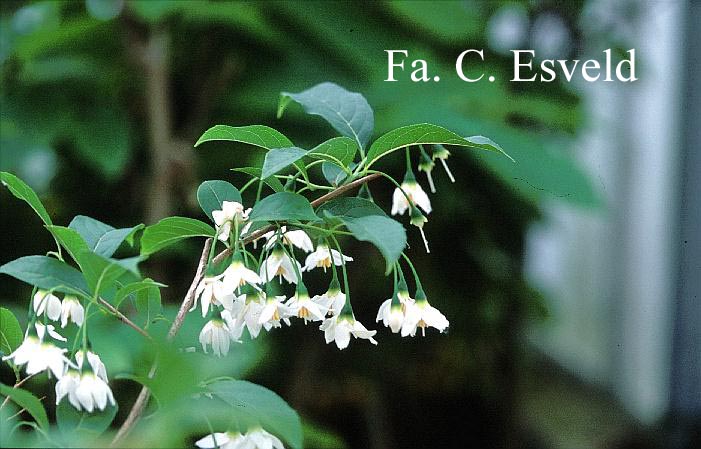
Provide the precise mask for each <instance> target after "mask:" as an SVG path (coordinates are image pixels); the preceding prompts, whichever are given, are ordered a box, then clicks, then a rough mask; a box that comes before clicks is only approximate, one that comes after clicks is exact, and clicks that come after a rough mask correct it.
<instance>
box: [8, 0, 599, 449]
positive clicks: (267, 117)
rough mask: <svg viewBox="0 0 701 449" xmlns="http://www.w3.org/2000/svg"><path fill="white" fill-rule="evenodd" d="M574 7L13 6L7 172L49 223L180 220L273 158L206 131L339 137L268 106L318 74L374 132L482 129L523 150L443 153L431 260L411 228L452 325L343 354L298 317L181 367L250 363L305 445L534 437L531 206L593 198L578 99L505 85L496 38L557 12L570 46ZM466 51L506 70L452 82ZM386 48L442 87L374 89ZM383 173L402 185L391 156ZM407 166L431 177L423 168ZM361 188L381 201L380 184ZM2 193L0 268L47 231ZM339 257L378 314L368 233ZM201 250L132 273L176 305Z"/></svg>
mask: <svg viewBox="0 0 701 449" xmlns="http://www.w3.org/2000/svg"><path fill="white" fill-rule="evenodd" d="M584 6H585V5H584V2H582V1H572V2H559V1H537V2H534V1H521V2H515V1H509V2H500V1H489V2H487V1H484V2H482V1H461V2H368V3H362V4H358V3H357V2H336V1H305V2H215V1H186V0H181V1H160V0H151V1H121V0H86V1H64V2H62V1H49V2H30V1H3V2H2V3H0V14H1V16H0V64H1V65H0V70H1V72H0V76H1V79H2V81H1V82H2V85H1V90H0V96H1V97H0V105H1V107H2V108H1V110H0V148H1V150H0V169H2V170H8V171H11V172H13V173H16V174H17V175H18V176H20V177H22V178H23V179H25V180H26V181H27V182H28V183H29V184H30V185H32V186H33V187H34V188H35V189H37V190H38V191H39V192H40V194H41V195H42V198H43V200H44V202H45V204H46V205H47V209H48V210H49V211H50V213H51V214H52V216H53V218H54V221H55V222H57V223H59V224H65V223H68V222H69V221H70V220H71V218H72V217H73V216H75V215H78V214H87V215H91V216H94V217H95V218H98V219H100V220H102V221H104V222H106V223H109V224H111V225H114V226H126V225H129V226H131V225H134V224H136V223H140V222H145V223H153V222H154V221H157V220H158V219H160V218H162V217H164V216H167V215H176V214H177V215H185V216H187V215H189V216H194V217H198V218H202V217H201V216H200V215H201V213H200V212H199V209H198V207H197V203H196V199H195V190H196V187H197V185H198V184H199V182H200V181H201V180H204V179H227V180H230V181H233V182H234V183H236V184H237V185H239V186H240V185H241V183H242V181H243V180H244V179H245V178H243V177H241V176H242V175H239V174H234V173H232V172H231V171H230V170H229V169H230V168H231V167H233V166H234V165H236V166H245V165H253V164H257V163H260V162H261V161H262V156H263V154H262V153H260V152H256V151H255V150H251V149H250V148H248V147H245V146H237V145H235V144H231V143H226V144H216V143H213V144H210V145H208V146H206V147H202V148H199V149H197V150H196V151H195V149H194V148H193V147H192V145H193V143H194V142H195V140H196V139H197V137H199V135H200V134H201V133H202V132H203V131H204V130H205V129H207V128H208V127H210V126H211V125H214V124H227V125H234V126H240V125H247V124H266V125H269V126H272V127H274V128H276V129H279V130H280V131H282V132H283V133H284V134H286V135H287V136H289V137H290V138H291V139H292V140H293V141H294V142H295V144H297V145H298V146H300V147H303V148H311V147H312V146H314V145H315V144H317V143H319V142H321V141H323V140H325V139H326V138H329V137H332V136H333V130H331V129H330V128H329V127H328V126H327V125H326V124H325V123H324V122H323V121H322V120H321V119H319V118H317V117H310V116H305V115H304V114H303V113H302V111H301V108H290V110H289V111H288V112H287V113H286V114H285V116H284V117H283V118H282V119H280V120H277V119H276V118H275V112H276V104H277V98H278V95H279V92H280V91H291V92H297V91H301V90H303V89H306V88H308V87H311V86H312V85H314V84H316V83H318V82H322V81H332V82H335V83H337V84H340V85H342V86H344V87H345V88H347V89H349V90H353V91H357V92H361V93H362V94H363V95H365V96H366V98H367V99H368V101H369V103H370V104H371V106H372V107H373V108H374V110H375V118H376V130H375V137H377V136H378V135H380V134H381V133H383V132H385V131H387V130H389V129H390V128H393V127H398V126H402V125H407V124H411V123H418V122H430V123H435V124H439V125H443V126H445V127H447V128H449V129H451V130H454V131H456V132H458V133H462V134H463V135H474V134H483V135H485V136H488V137H490V138H492V139H493V140H494V141H496V142H498V143H499V144H501V145H502V147H503V148H504V149H505V150H506V151H507V152H509V154H511V155H512V156H513V157H514V158H515V159H516V160H517V162H518V163H517V164H512V163H511V162H510V161H508V160H507V159H506V158H499V157H498V156H493V155H491V154H467V153H465V152H462V151H461V152H458V151H455V152H454V153H455V154H454V157H452V158H451V159H450V160H449V164H450V166H451V167H452V170H453V171H454V173H455V175H456V178H457V183H456V184H451V183H450V182H449V181H448V180H447V177H446V176H445V175H444V174H443V173H442V171H441V168H440V166H438V167H436V170H435V171H434V176H435V177H436V178H437V188H438V194H437V196H435V197H434V198H435V200H434V201H435V202H436V204H435V212H434V213H432V214H431V216H430V221H429V222H428V224H427V226H426V228H425V229H426V231H427V234H428V236H429V240H430V242H431V247H432V252H431V254H429V255H426V254H422V252H423V250H422V249H421V245H420V244H419V240H417V239H416V235H413V236H410V240H413V241H412V248H411V250H410V252H411V253H412V256H415V257H416V263H417V268H419V270H420V272H422V273H423V277H425V278H426V280H425V281H424V284H425V287H426V288H427V292H428V294H429V297H430V298H431V302H432V303H433V304H434V305H436V306H437V307H439V308H440V309H441V310H442V311H443V312H444V313H445V314H446V315H447V316H448V317H449V319H450V320H451V328H450V333H449V334H448V335H431V336H430V337H428V338H425V339H424V338H416V339H399V338H394V336H391V335H389V334H388V333H387V332H384V330H381V331H380V334H381V335H380V337H381V338H380V346H379V347H378V348H376V347H372V346H370V345H364V344H352V345H351V348H350V349H349V350H346V351H343V352H339V351H337V350H336V348H335V347H331V346H326V345H324V343H323V340H322V336H321V334H320V332H318V331H317V330H316V329H315V328H312V327H309V328H304V327H299V326H298V327H295V328H285V329H280V330H278V331H276V332H273V335H272V336H271V337H269V338H264V339H260V340H259V341H257V342H256V343H255V344H246V345H244V346H242V347H240V348H239V350H237V351H235V352H234V354H233V355H231V356H230V357H228V358H227V359H224V360H223V361H221V362H220V361H216V362H219V363H215V361H214V360H211V361H210V360H209V359H207V360H208V361H206V362H205V361H204V360H205V359H204V358H202V359H201V360H198V361H197V362H193V363H194V365H193V366H195V367H197V369H202V367H203V366H207V367H210V366H211V367H219V368H218V369H221V367H223V368H224V369H223V372H222V373H221V374H227V375H234V376H239V375H245V376H248V378H251V379H252V380H254V381H257V382H260V383H262V384H263V385H266V386H268V387H270V388H271V389H273V390H274V391H277V392H279V393H280V394H281V395H282V396H283V397H284V398H285V399H287V400H288V401H289V402H290V403H291V405H292V406H293V407H294V408H295V409H297V410H298V411H299V412H300V414H301V415H302V416H303V417H304V419H305V421H307V422H308V423H309V424H307V430H308V432H307V438H308V440H307V442H308V443H309V447H340V446H341V445H346V446H347V447H352V448H406V447H438V446H440V447H455V448H458V447H460V448H463V447H504V446H510V447H541V446H539V445H538V444H537V442H535V441H534V440H533V438H532V437H531V435H530V434H529V431H528V429H523V428H522V426H521V424H520V422H519V420H518V416H517V415H518V403H517V402H518V394H519V391H518V390H519V383H520V379H521V372H522V370H523V369H526V367H527V366H528V363H531V362H532V361H530V362H529V361H528V360H525V359H526V357H525V355H524V354H525V349H524V343H523V341H522V339H521V337H520V334H519V333H520V330H521V328H522V325H523V323H524V321H525V320H527V319H532V318H534V319H545V318H546V317H547V308H546V307H545V303H544V301H543V299H542V298H541V296H540V295H539V293H538V292H536V291H535V290H534V289H532V288H531V287H530V286H529V285H528V284H527V282H526V281H525V280H524V278H523V276H522V253H523V244H524V235H525V230H526V227H527V226H528V224H529V223H530V222H532V221H533V220H535V219H537V218H538V217H539V205H540V204H542V202H543V201H549V200H557V201H565V202H568V203H571V204H574V205H576V206H581V207H587V208H592V207H601V206H602V204H601V199H600V197H599V195H598V194H597V192H596V190H595V188H594V187H593V184H592V182H591V180H590V179H588V178H587V176H585V175H584V173H583V172H582V171H581V170H580V169H579V168H578V166H577V164H576V163H575V162H574V159H573V157H572V155H571V154H569V153H568V148H569V145H568V143H569V142H570V141H571V140H572V139H573V138H574V136H576V134H577V131H578V129H579V128H580V126H581V124H582V121H583V117H582V113H581V111H580V106H579V99H578V97H577V95H576V94H575V93H574V92H573V91H572V90H571V89H569V88H568V87H567V86H564V85H560V84H553V85H545V86H543V85H541V84H538V83H522V84H516V83H509V82H508V79H509V77H510V73H511V57H510V53H508V52H504V49H505V48H519V46H521V45H522V46H523V47H521V48H531V47H527V46H526V45H527V42H528V40H529V36H530V35H529V33H530V31H529V30H530V29H529V25H528V24H529V23H530V21H532V20H533V19H534V18H536V17H541V16H543V15H549V16H551V17H556V18H558V20H559V24H560V26H561V27H564V29H565V30H566V31H567V32H568V33H569V35H570V36H571V42H570V45H569V47H568V49H566V51H565V53H564V54H562V57H567V56H574V55H576V54H578V53H577V52H578V49H579V48H580V47H581V44H582V42H581V39H583V37H582V35H581V34H580V33H579V31H578V26H577V24H578V20H579V19H580V14H581V13H582V11H583V10H584ZM519 21H520V22H519ZM502 22H504V23H507V25H509V24H511V25H513V24H514V23H515V24H516V25H518V24H519V23H520V24H521V28H520V29H521V34H520V35H519V34H516V35H513V33H512V35H509V34H508V33H506V35H504V33H501V34H499V32H498V31H499V26H500V23H502ZM524 24H525V25H524ZM502 28H503V27H502ZM507 28H508V29H512V28H513V27H509V26H507ZM516 29H518V27H516ZM495 30H496V31H495ZM600 37H601V38H602V39H607V36H605V35H604V36H600ZM505 39H506V41H504V40H505ZM509 39H511V41H513V46H512V44H511V42H509ZM468 48H477V49H479V48H484V49H485V59H486V62H484V63H479V64H477V63H476V62H475V60H471V61H470V63H469V64H466V71H467V72H469V73H478V71H484V72H485V73H491V74H494V75H495V77H496V82H494V83H488V82H481V83H476V84H468V83H464V82H462V81H460V80H459V79H458V78H457V76H455V75H454V61H455V59H456V57H457V55H458V54H459V53H460V52H462V51H463V50H465V49H468ZM386 49H405V50H408V52H409V58H411V59H413V58H421V59H424V60H427V61H428V62H429V67H430V70H431V73H437V74H440V75H441V78H442V80H441V82H440V83H426V84H424V83H412V82H410V80H409V71H406V72H404V73H401V72H398V74H397V78H398V80H399V81H397V82H394V83H391V82H385V81H383V80H384V79H385V78H386V76H387V60H386V53H385V52H384V50H386ZM411 59H409V60H411ZM458 153H460V154H458ZM384 168H385V169H386V170H388V171H389V172H391V173H392V174H393V175H395V176H396V177H398V178H400V177H401V176H402V175H403V170H404V168H403V160H402V158H401V157H396V158H394V161H393V162H386V163H385V166H384ZM419 180H420V182H422V184H424V186H426V183H425V178H424V177H423V175H422V174H419ZM371 190H372V193H373V195H374V198H375V199H376V200H377V201H378V202H379V203H381V204H382V205H383V206H387V205H388V204H389V199H390V197H391V190H392V189H391V187H390V186H385V185H380V184H378V185H373V186H371ZM0 199H1V200H2V214H1V216H0V229H2V235H3V237H2V239H0V254H2V259H1V260H0V262H3V263H4V262H7V261H9V260H12V259H14V258H16V257H19V256H22V255H27V254H41V253H44V252H45V251H46V250H47V248H50V236H49V234H48V233H47V232H45V231H44V230H43V229H42V228H41V224H40V223H39V221H38V220H36V219H35V218H34V217H33V216H32V212H31V211H30V210H29V209H28V208H25V207H24V206H22V205H21V204H19V203H18V202H17V201H14V199H12V198H11V196H10V194H9V193H8V192H7V191H5V190H3V191H1V192H0ZM410 234H415V233H414V232H413V231H410ZM347 252H349V253H350V254H352V255H353V256H354V257H355V260H356V261H355V262H354V263H353V264H351V265H350V266H349V268H350V270H351V271H350V276H351V279H355V281H353V280H351V285H352V286H353V288H354V291H353V295H354V302H355V304H356V306H355V308H356V313H357V315H358V318H359V319H360V320H361V321H363V322H365V323H368V324H369V323H371V322H372V321H374V318H375V314H376V310H377V307H378V306H379V304H380V302H381V301H382V300H384V299H385V298H387V297H389V295H390V294H391V292H390V290H389V289H388V287H387V286H386V285H385V284H386V282H384V279H382V272H383V270H382V268H383V267H382V266H381V264H382V261H381V260H380V258H379V257H377V254H376V253H375V252H374V250H373V249H370V248H369V247H368V246H367V245H365V244H358V243H352V244H351V243H350V242H349V247H348V249H347ZM198 254H199V248H198V247H197V244H196V243H192V242H189V243H187V244H182V245H179V246H178V247H176V248H173V249H172V250H169V251H168V253H167V254H164V255H163V256H162V257H159V258H158V259H157V260H153V261H149V262H148V264H147V267H145V270H144V271H145V272H147V273H148V274H149V275H150V276H151V277H153V278H155V279H157V280H158V281H161V282H163V283H165V284H167V285H169V286H170V287H169V288H167V289H165V290H164V291H163V302H164V304H165V305H166V306H171V307H173V306H174V305H175V304H177V303H178V302H179V295H180V294H181V293H182V292H184V291H185V289H186V288H187V285H188V284H189V281H190V278H191V276H192V273H193V272H194V266H195V264H196V259H197V255H198ZM324 282H325V281H323V280H321V279H316V280H311V281H310V283H309V287H310V290H311V291H313V292H318V291H322V290H324V289H325V288H326V285H325V284H324ZM28 294H29V290H28V288H27V287H26V286H23V285H20V283H19V282H15V281H11V280H9V279H7V278H6V279H3V281H2V287H1V289H0V297H1V298H2V302H3V304H10V305H11V306H12V307H15V308H19V309H21V308H23V307H24V303H25V301H26V300H27V298H28ZM19 315H21V314H19ZM189 321H190V326H192V328H191V332H190V333H189V334H188V332H183V334H182V335H181V338H180V339H181V342H182V343H183V345H185V346H195V343H196V338H195V335H196V332H197V330H198V329H199V327H198V326H199V325H201V323H199V322H198V320H197V319H196V317H194V315H193V319H192V320H189ZM91 332H94V334H95V335H94V336H93V340H94V345H95V347H97V348H99V350H100V353H101V354H104V356H103V357H104V358H105V362H106V363H107V365H108V369H109V371H110V372H111V373H114V374H120V373H128V372H130V371H133V369H134V368H133V367H135V366H136V367H138V366H139V365H140V364H143V363H142V362H140V351H141V349H139V348H140V346H142V345H143V342H142V341H140V340H139V336H138V335H135V334H133V333H130V329H127V328H125V327H123V326H120V325H119V324H118V323H114V326H112V324H109V325H108V324H105V327H104V329H102V330H99V329H95V330H94V331H93V330H91ZM115 335H119V337H120V338H118V339H117V338H114V337H115ZM187 335H189V340H188V339H187V338H186V336H187ZM6 371H7V370H5V367H3V371H2V373H3V378H5V377H7V376H10V373H8V372H6ZM174 375H178V374H174ZM32 382H33V385H32V386H30V387H29V388H30V389H33V388H41V384H42V382H41V381H40V380H35V381H32ZM45 388H46V387H45ZM113 388H114V390H115V396H117V399H118V401H119V403H120V414H119V415H118V421H119V420H121V419H123V418H124V416H125V414H126V412H127V411H128V408H129V406H130V404H131V402H132V401H133V398H134V397H135V395H136V393H137V391H138V390H137V389H138V385H137V384H135V383H134V382H132V381H130V380H128V379H123V380H117V381H115V386H114V387H113ZM49 397H52V396H51V394H49ZM529 444H530V445H531V446H528V445H529Z"/></svg>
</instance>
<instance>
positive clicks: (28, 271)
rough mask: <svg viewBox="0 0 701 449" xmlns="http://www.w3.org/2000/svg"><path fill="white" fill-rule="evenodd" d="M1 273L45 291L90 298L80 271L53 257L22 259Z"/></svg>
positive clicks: (12, 262) (7, 264) (27, 257)
mask: <svg viewBox="0 0 701 449" xmlns="http://www.w3.org/2000/svg"><path fill="white" fill-rule="evenodd" d="M0 273H3V274H7V275H10V276H12V277H14V278H16V279H19V280H20V281H23V282H26V283H28V284H30V285H35V286H37V287H39V288H43V289H45V290H55V291H57V292H63V293H71V294H79V295H84V296H88V286H87V284H86V283H85V278H83V275H82V274H81V273H80V271H78V270H76V269H75V268H73V267H71V266H70V265H68V264H66V263H65V262H61V261H60V260H58V259H55V258H53V257H47V256H25V257H20V258H19V259H15V260H13V261H11V262H7V263H6V264H5V265H3V266H1V267H0Z"/></svg>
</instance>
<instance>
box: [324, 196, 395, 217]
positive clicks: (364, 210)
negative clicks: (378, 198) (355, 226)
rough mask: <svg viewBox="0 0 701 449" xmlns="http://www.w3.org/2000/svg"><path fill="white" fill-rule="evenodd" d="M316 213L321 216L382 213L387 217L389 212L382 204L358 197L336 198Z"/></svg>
mask: <svg viewBox="0 0 701 449" xmlns="http://www.w3.org/2000/svg"><path fill="white" fill-rule="evenodd" d="M316 213H317V215H318V216H320V217H323V216H335V217H343V216H345V217H355V218H357V217H365V216H367V215H381V216H383V217H387V214H386V213H385V211H383V210H382V208H380V206H378V205H377V204H375V203H374V202H372V201H369V200H366V199H365V198H358V197H347V198H336V199H334V200H331V201H329V202H327V203H324V204H322V205H321V206H319V207H318V208H317V210H316Z"/></svg>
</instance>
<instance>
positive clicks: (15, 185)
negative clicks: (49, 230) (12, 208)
mask: <svg viewBox="0 0 701 449" xmlns="http://www.w3.org/2000/svg"><path fill="white" fill-rule="evenodd" d="M0 182H2V185H4V186H5V187H7V188H8V189H9V190H10V192H12V194H13V195H14V196H15V197H17V198H19V199H21V200H23V201H26V202H27V204H29V206H31V208H32V209H34V212H36V213H37V215H39V217H40V218H41V220H42V221H43V222H44V224H46V225H51V217H50V216H49V213H48V212H46V209H45V208H44V205H43V204H41V201H40V200H39V197H38V196H37V194H36V193H35V192H34V190H32V188H31V187H29V186H28V185H27V183H25V182H24V181H22V180H21V179H19V178H18V177H17V176H15V175H13V174H12V173H7V172H0Z"/></svg>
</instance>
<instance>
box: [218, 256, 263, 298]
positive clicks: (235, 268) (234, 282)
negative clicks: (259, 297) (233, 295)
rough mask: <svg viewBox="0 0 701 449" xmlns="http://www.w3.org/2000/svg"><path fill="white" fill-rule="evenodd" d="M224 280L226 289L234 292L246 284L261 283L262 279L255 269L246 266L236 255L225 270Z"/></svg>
mask: <svg viewBox="0 0 701 449" xmlns="http://www.w3.org/2000/svg"><path fill="white" fill-rule="evenodd" d="M222 282H223V283H224V286H225V288H226V291H229V292H233V291H234V290H238V289H239V288H241V287H243V286H244V285H246V284H249V285H257V284H260V283H261V279H260V276H258V274H257V273H256V272H255V271H253V270H250V269H248V268H246V265H245V264H244V263H243V261H242V260H241V259H239V258H236V257H235V258H234V260H233V261H232V262H231V265H229V267H228V268H227V269H226V270H224V273H223V278H222Z"/></svg>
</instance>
